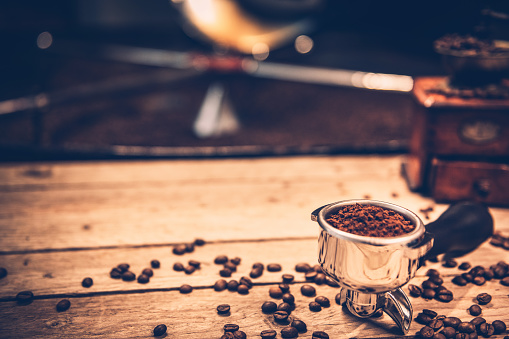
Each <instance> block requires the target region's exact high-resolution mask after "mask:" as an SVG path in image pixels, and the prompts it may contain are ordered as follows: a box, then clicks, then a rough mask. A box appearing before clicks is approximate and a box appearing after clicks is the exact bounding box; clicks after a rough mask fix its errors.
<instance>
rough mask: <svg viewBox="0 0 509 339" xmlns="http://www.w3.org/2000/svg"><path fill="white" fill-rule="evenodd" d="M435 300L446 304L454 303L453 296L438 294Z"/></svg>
mask: <svg viewBox="0 0 509 339" xmlns="http://www.w3.org/2000/svg"><path fill="white" fill-rule="evenodd" d="M435 299H436V300H438V301H441V302H444V303H448V302H450V301H452V300H453V299H454V297H453V296H452V294H437V295H436V297H435Z"/></svg>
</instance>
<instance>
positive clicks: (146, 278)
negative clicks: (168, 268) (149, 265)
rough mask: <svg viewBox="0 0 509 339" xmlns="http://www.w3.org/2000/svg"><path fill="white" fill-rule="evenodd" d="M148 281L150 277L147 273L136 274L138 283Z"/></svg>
mask: <svg viewBox="0 0 509 339" xmlns="http://www.w3.org/2000/svg"><path fill="white" fill-rule="evenodd" d="M149 281H150V277H149V276H148V275H145V274H140V275H139V276H138V283H140V284H146V283H148V282H149Z"/></svg>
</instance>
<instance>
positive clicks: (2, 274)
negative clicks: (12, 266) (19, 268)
mask: <svg viewBox="0 0 509 339" xmlns="http://www.w3.org/2000/svg"><path fill="white" fill-rule="evenodd" d="M6 276H7V270H6V269H5V268H4V267H0V279H3V278H5V277H6Z"/></svg>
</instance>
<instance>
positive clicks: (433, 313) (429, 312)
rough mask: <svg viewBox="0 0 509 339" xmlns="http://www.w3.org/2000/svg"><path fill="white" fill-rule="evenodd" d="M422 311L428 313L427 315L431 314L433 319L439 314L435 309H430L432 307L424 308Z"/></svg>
mask: <svg viewBox="0 0 509 339" xmlns="http://www.w3.org/2000/svg"><path fill="white" fill-rule="evenodd" d="M422 313H424V314H426V315H429V316H430V317H431V319H434V318H436V317H437V316H438V313H437V312H435V311H433V310H430V309H427V308H425V309H423V310H422Z"/></svg>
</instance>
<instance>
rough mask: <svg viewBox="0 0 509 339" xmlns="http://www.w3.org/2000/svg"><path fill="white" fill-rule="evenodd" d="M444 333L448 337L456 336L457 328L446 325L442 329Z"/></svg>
mask: <svg viewBox="0 0 509 339" xmlns="http://www.w3.org/2000/svg"><path fill="white" fill-rule="evenodd" d="M442 334H443V335H444V336H445V337H446V338H454V337H455V336H456V330H455V329H454V328H452V327H444V329H443V330H442Z"/></svg>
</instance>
